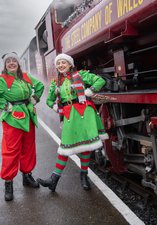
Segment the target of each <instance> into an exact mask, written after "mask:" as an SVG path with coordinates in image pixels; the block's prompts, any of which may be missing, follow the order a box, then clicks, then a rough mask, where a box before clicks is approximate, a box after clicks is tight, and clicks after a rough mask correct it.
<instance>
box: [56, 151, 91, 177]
mask: <svg viewBox="0 0 157 225" xmlns="http://www.w3.org/2000/svg"><path fill="white" fill-rule="evenodd" d="M90 155H91V153H90V152H89V151H88V152H82V153H79V154H78V157H79V158H80V164H81V171H82V172H87V170H88V167H89V162H90ZM67 161H68V156H63V155H58V157H57V160H56V165H55V169H54V172H55V173H57V174H59V175H61V173H62V172H63V170H64V168H65V166H66V164H67Z"/></svg>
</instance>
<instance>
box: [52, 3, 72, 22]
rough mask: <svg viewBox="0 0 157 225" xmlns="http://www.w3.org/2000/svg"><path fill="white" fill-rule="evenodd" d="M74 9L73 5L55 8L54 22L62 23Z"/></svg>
mask: <svg viewBox="0 0 157 225" xmlns="http://www.w3.org/2000/svg"><path fill="white" fill-rule="evenodd" d="M74 10H75V8H74V5H68V6H67V7H66V8H63V7H59V8H57V9H56V10H55V14H56V23H63V22H64V21H65V20H66V19H68V17H69V16H70V15H71V14H72V13H73V12H74Z"/></svg>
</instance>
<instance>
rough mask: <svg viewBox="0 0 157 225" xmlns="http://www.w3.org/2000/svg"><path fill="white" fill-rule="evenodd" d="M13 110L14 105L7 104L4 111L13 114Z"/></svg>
mask: <svg viewBox="0 0 157 225" xmlns="http://www.w3.org/2000/svg"><path fill="white" fill-rule="evenodd" d="M12 108H13V106H12V104H11V103H9V102H7V103H6V104H5V106H4V111H5V112H12Z"/></svg>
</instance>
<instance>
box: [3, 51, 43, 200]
mask: <svg viewBox="0 0 157 225" xmlns="http://www.w3.org/2000/svg"><path fill="white" fill-rule="evenodd" d="M2 58H3V62H4V69H3V71H2V75H0V109H2V110H3V111H2V114H1V116H0V120H1V121H2V127H3V138H2V166H1V178H2V179H3V180H5V200H6V201H11V200H12V199H13V179H14V177H15V176H16V175H17V172H18V169H20V171H21V172H22V176H23V185H24V186H30V187H33V188H38V187H39V184H38V182H37V181H35V180H34V178H33V176H32V173H31V171H32V170H33V169H34V167H35V165H36V144H35V126H37V115H36V110H35V105H36V104H37V103H38V102H39V100H40V97H41V95H42V93H43V90H44V86H43V84H42V83H41V82H40V81H39V80H37V79H36V78H34V77H33V76H31V75H30V74H27V73H23V72H22V70H21V67H20V60H19V57H18V55H17V54H16V53H15V52H11V53H7V54H5V55H4V56H3V57H2ZM19 165H20V167H19Z"/></svg>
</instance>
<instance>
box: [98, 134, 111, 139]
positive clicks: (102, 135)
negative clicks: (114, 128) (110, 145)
mask: <svg viewBox="0 0 157 225" xmlns="http://www.w3.org/2000/svg"><path fill="white" fill-rule="evenodd" d="M99 138H100V139H101V140H107V139H109V136H108V134H107V133H105V134H99Z"/></svg>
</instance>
